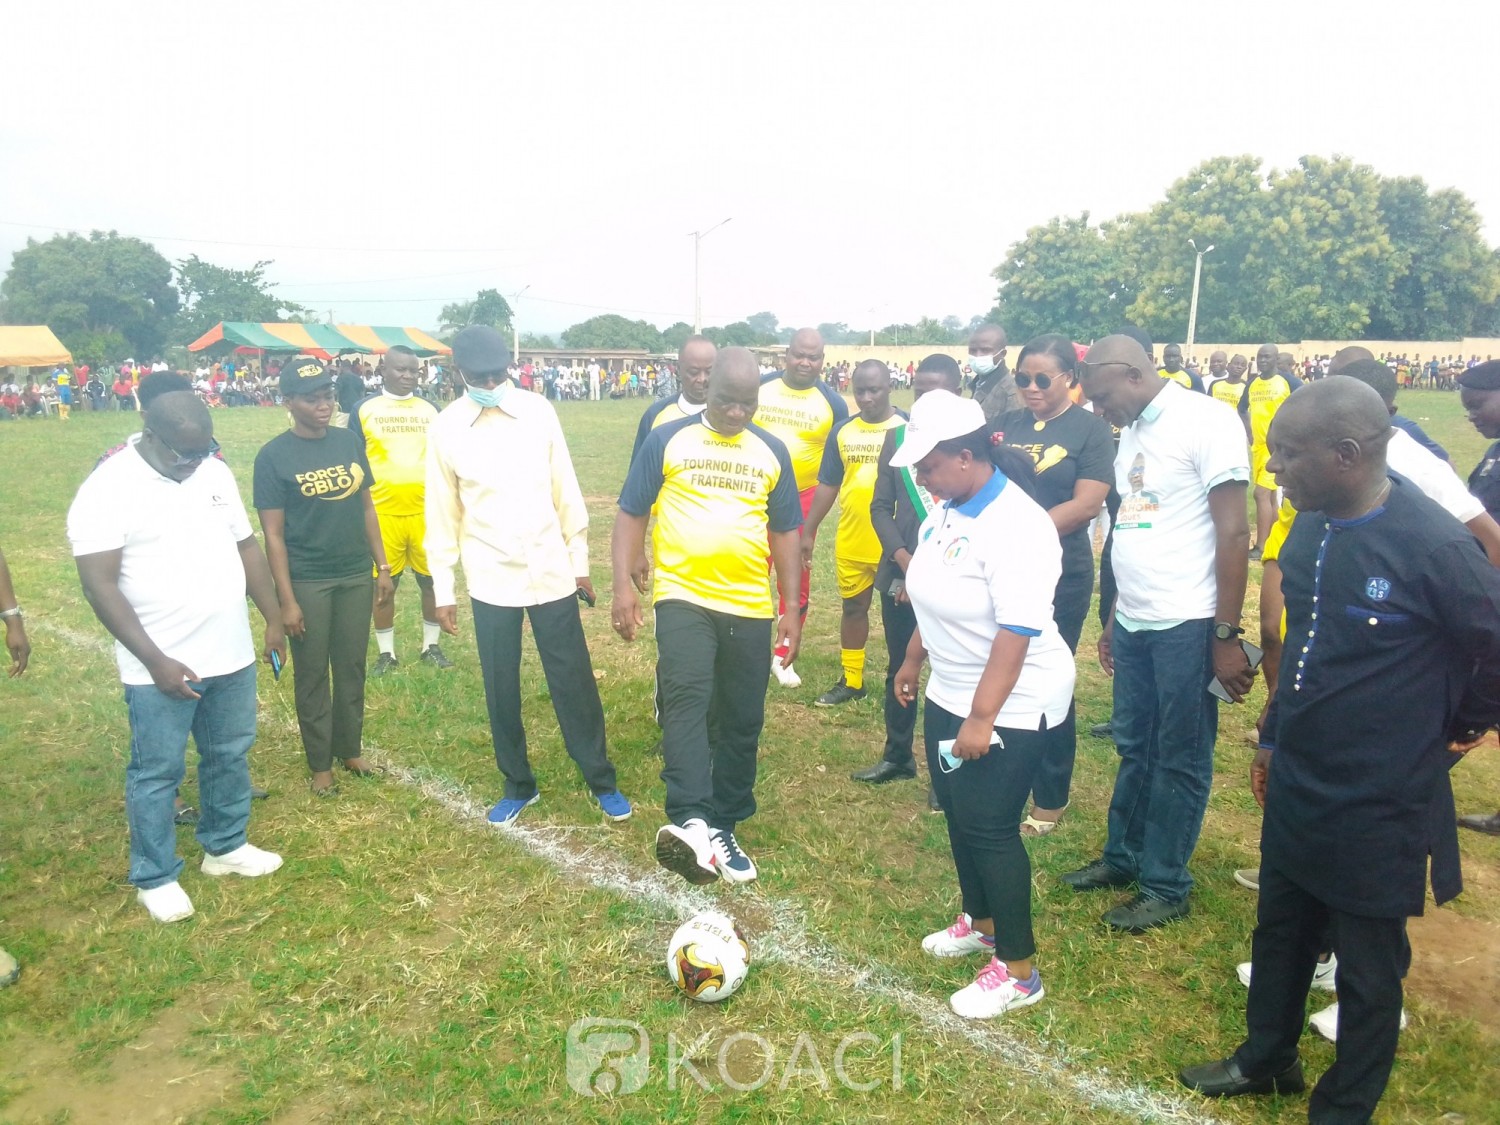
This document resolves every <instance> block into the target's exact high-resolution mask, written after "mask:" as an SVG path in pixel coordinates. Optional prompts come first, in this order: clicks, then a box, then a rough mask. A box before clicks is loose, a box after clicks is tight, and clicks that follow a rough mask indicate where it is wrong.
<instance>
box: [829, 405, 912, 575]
mask: <svg viewBox="0 0 1500 1125" xmlns="http://www.w3.org/2000/svg"><path fill="white" fill-rule="evenodd" d="M905 424H906V415H904V414H902V413H901V411H899V410H897V411H893V412H892V413H891V416H890V417H889V418H887V419H886V420H885V421H884V422H866V421H865V420H864V419H863V418H861V417H860V416H859V415H858V414H855V415H853V416H851V417H849V418H845V419H844V420H843V421H842V422H840V423H838V424H837V425H836V426H834V427H833V432H832V433H830V434H829V435H828V444H827V445H826V446H825V447H824V449H823V464H822V466H821V467H820V468H819V469H818V483H819V484H826V485H828V486H829V487H830V488H836V489H838V490H839V527H838V535H837V537H836V538H835V539H834V545H833V553H834V555H835V556H836V557H837V558H840V559H844V560H847V561H849V562H870V563H878V562H879V561H880V560H881V558H882V557H883V556H884V554H885V552H884V551H882V550H881V547H880V537H879V536H877V535H876V534H875V525H874V524H873V523H871V522H870V501H871V500H873V499H874V498H875V478H876V477H877V476H879V475H880V474H879V461H880V450H881V447H882V446H883V445H884V444H885V435H886V434H888V433H890V432H891V431H892V430H894V429H896V428H897V427H899V426H904V425H905Z"/></svg>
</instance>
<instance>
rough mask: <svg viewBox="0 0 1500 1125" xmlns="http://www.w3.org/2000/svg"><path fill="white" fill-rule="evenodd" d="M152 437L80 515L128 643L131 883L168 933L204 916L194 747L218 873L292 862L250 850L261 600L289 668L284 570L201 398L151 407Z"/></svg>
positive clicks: (145, 434) (81, 549)
mask: <svg viewBox="0 0 1500 1125" xmlns="http://www.w3.org/2000/svg"><path fill="white" fill-rule="evenodd" d="M145 423H146V424H145V428H144V429H143V430H142V431H141V437H140V441H139V442H138V443H137V444H136V445H135V446H134V447H132V448H130V449H127V450H125V451H124V452H122V453H121V454H120V455H119V456H117V457H111V458H109V459H108V460H106V461H104V462H103V463H102V464H101V465H99V467H98V468H97V469H95V470H94V472H93V473H92V474H90V476H89V477H88V479H87V480H85V481H84V482H83V486H82V487H81V488H79V490H78V495H77V497H75V498H74V500H73V506H72V507H71V508H70V509H69V511H68V538H69V540H70V541H71V542H72V545H73V554H74V556H75V561H76V562H77V564H78V574H79V577H80V578H81V579H82V581H83V593H84V596H85V597H86V598H87V599H88V602H89V605H90V606H92V607H93V610H94V613H95V614H96V615H97V616H98V618H99V620H100V621H101V622H102V623H103V624H104V627H105V628H106V629H108V630H109V631H110V633H111V634H113V635H114V638H115V659H116V662H117V663H118V664H119V668H120V679H121V680H122V681H123V682H124V684H125V703H126V707H127V709H128V711H129V715H130V761H129V763H128V764H127V765H126V767H125V813H126V817H127V818H128V820H129V822H130V881H131V882H132V883H133V884H134V885H135V886H136V888H137V891H136V898H137V899H138V900H139V901H140V903H141V904H142V905H143V906H145V908H146V909H147V911H149V912H150V914H151V916H152V917H153V918H155V919H156V920H157V921H158V922H176V921H178V920H179V919H182V918H186V917H188V916H189V915H191V914H192V913H193V904H192V902H191V901H189V899H188V896H187V894H186V893H185V892H184V891H183V889H182V887H181V886H180V885H178V882H177V876H178V874H179V873H180V872H181V871H182V859H181V858H180V857H179V856H178V855H177V837H176V831H175V829H174V828H173V825H172V799H173V797H174V796H175V794H176V792H177V787H178V786H179V785H180V784H181V782H182V775H183V770H184V767H185V761H184V757H185V753H186V750H187V738H188V734H189V732H191V733H192V736H193V741H194V742H195V743H196V744H197V747H198V756H199V764H198V794H199V801H200V804H201V805H202V811H201V813H200V815H199V817H198V829H197V838H198V842H199V843H200V844H202V845H203V850H204V853H205V854H204V856H203V864H202V870H203V873H204V874H205V875H246V876H256V875H269V874H270V873H271V872H272V871H275V870H276V869H277V868H278V867H280V866H281V857H280V856H279V855H275V854H274V853H272V852H267V851H262V850H261V849H260V848H257V847H256V846H255V845H254V844H250V843H247V842H246V840H245V828H246V826H247V824H248V823H249V821H250V770H249V767H248V766H247V764H246V761H245V755H246V753H247V752H248V751H249V749H250V744H251V743H253V742H254V741H255V646H254V644H253V643H252V641H251V639H250V619H249V615H248V614H247V613H246V612H245V594H246V592H247V591H248V592H249V594H250V597H251V598H253V599H254V601H255V605H256V608H257V609H259V610H260V612H261V615H262V616H263V617H264V618H265V619H266V633H265V644H264V646H263V652H264V654H265V657H266V659H267V660H269V659H270V658H271V654H272V653H273V652H274V653H276V654H277V659H278V660H284V659H285V658H286V634H285V633H284V632H283V630H282V625H281V606H280V603H279V602H278V601H277V599H276V588H275V585H274V583H273V582H272V580H271V569H270V567H269V566H268V565H267V564H266V556H265V555H264V554H263V553H262V552H261V549H260V543H259V541H258V540H257V539H256V538H255V533H254V531H253V530H251V527H250V520H249V518H248V517H247V516H246V515H245V506H244V504H243V503H242V502H241V501H240V492H239V488H238V486H237V485H236V484H235V480H234V476H233V475H232V474H231V473H230V471H229V468H228V466H226V465H225V464H224V462H223V461H220V460H218V459H217V458H215V457H214V454H215V453H216V452H218V448H219V446H218V443H217V442H216V441H214V436H213V422H212V420H211V419H210V417H209V413H208V409H207V408H206V407H205V406H204V405H203V403H202V401H201V400H200V399H199V398H198V396H197V395H196V394H194V393H193V392H192V391H174V392H172V393H170V394H165V395H162V396H161V397H160V398H158V399H156V400H155V401H154V402H153V403H152V404H151V407H150V409H149V410H147V411H146V418H145Z"/></svg>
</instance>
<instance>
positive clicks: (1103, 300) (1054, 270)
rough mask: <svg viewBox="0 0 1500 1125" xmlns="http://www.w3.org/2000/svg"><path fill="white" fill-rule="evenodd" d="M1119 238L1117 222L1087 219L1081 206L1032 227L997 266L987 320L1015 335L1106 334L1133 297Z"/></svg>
mask: <svg viewBox="0 0 1500 1125" xmlns="http://www.w3.org/2000/svg"><path fill="white" fill-rule="evenodd" d="M1122 237H1123V235H1122V231H1121V227H1120V225H1119V224H1110V223H1105V224H1102V225H1100V226H1097V227H1096V226H1091V225H1090V224H1089V213H1088V212H1087V211H1085V212H1084V213H1083V214H1081V215H1079V216H1078V217H1077V218H1076V219H1062V218H1058V219H1052V220H1051V221H1049V222H1048V223H1046V224H1045V225H1043V226H1039V227H1032V228H1031V229H1030V230H1028V231H1027V232H1026V236H1025V237H1024V238H1023V239H1021V241H1020V242H1017V243H1016V244H1015V245H1014V246H1012V247H1011V248H1010V253H1009V254H1007V255H1006V258H1005V261H1004V262H1002V263H1001V264H1000V265H999V266H998V267H997V268H996V270H995V274H994V276H995V279H996V280H997V281H999V282H1000V297H999V302H998V303H997V304H996V306H995V308H994V309H993V310H991V312H990V315H989V318H988V319H989V320H992V321H995V322H996V323H999V324H1003V325H1004V326H1005V330H1006V332H1007V334H1008V335H1009V336H1010V338H1011V339H1013V340H1017V341H1024V340H1029V339H1030V338H1031V337H1033V336H1039V335H1041V334H1042V333H1043V332H1061V333H1063V335H1065V336H1068V337H1070V338H1072V339H1074V340H1094V339H1097V338H1098V337H1100V336H1107V335H1109V333H1111V332H1113V331H1115V329H1117V328H1118V327H1119V326H1120V323H1121V322H1122V321H1123V320H1124V319H1125V311H1124V310H1125V308H1126V307H1127V306H1128V305H1129V304H1130V302H1131V300H1132V298H1133V296H1134V286H1133V277H1134V273H1135V271H1134V269H1132V268H1130V266H1129V265H1128V264H1127V260H1126V259H1125V258H1124V256H1123V255H1122V254H1121V252H1120V246H1121V240H1122ZM976 319H978V318H976ZM971 323H972V322H971ZM976 327H977V326H976Z"/></svg>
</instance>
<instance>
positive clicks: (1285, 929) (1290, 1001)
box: [1234, 860, 1411, 1125]
mask: <svg viewBox="0 0 1500 1125" xmlns="http://www.w3.org/2000/svg"><path fill="white" fill-rule="evenodd" d="M1330 935H1331V937H1332V944H1333V951H1334V952H1335V953H1336V954H1338V958H1339V967H1338V971H1337V974H1336V976H1335V983H1336V984H1337V986H1338V996H1339V1035H1338V1041H1337V1044H1336V1047H1335V1051H1336V1053H1335V1056H1334V1063H1333V1065H1332V1066H1331V1067H1329V1068H1328V1071H1327V1072H1326V1073H1325V1074H1324V1075H1323V1077H1322V1078H1321V1079H1319V1080H1318V1084H1317V1086H1316V1088H1314V1090H1313V1092H1312V1098H1311V1100H1310V1101H1309V1103H1308V1107H1307V1117H1308V1120H1309V1121H1311V1122H1314V1123H1315V1125H1325V1123H1326V1125H1345V1123H1348V1125H1355V1123H1356V1122H1358V1123H1363V1122H1366V1121H1369V1120H1370V1117H1371V1115H1372V1114H1374V1112H1375V1107H1376V1105H1377V1104H1379V1102H1380V1096H1381V1094H1383V1093H1385V1085H1386V1082H1387V1080H1389V1078H1390V1075H1391V1066H1392V1064H1393V1063H1394V1062H1395V1060H1396V1040H1397V1037H1398V1035H1399V1032H1400V1025H1401V979H1402V977H1404V976H1405V975H1406V970H1407V969H1408V968H1410V966H1411V945H1410V944H1409V943H1408V942H1407V940H1406V919H1405V918H1366V917H1362V916H1360V915H1357V914H1348V913H1345V912H1344V911H1342V910H1336V909H1334V908H1333V907H1331V906H1329V905H1328V904H1327V903H1325V902H1323V901H1322V900H1321V899H1319V898H1317V897H1316V896H1314V895H1312V894H1310V893H1308V892H1307V891H1305V890H1303V889H1302V888H1301V887H1300V886H1298V885H1297V884H1296V883H1294V882H1292V880H1291V879H1289V878H1287V877H1286V876H1285V875H1283V874H1282V873H1281V872H1280V871H1278V870H1277V869H1276V868H1274V867H1271V866H1269V865H1268V864H1266V863H1265V862H1264V860H1262V862H1261V866H1260V905H1259V908H1258V912H1257V915H1256V923H1255V938H1254V941H1253V943H1252V946H1251V953H1250V960H1251V963H1252V964H1253V965H1254V966H1255V969H1254V973H1253V974H1252V976H1251V977H1250V999H1249V1001H1248V1003H1247V1005H1246V1008H1245V1023H1246V1026H1247V1028H1248V1030H1249V1033H1250V1034H1249V1038H1247V1039H1246V1040H1245V1042H1244V1043H1243V1044H1241V1046H1240V1048H1239V1050H1237V1051H1236V1052H1235V1053H1234V1057H1235V1058H1236V1059H1237V1060H1238V1061H1239V1064H1240V1068H1241V1070H1243V1071H1244V1073H1245V1074H1247V1075H1250V1076H1252V1077H1256V1078H1259V1077H1263V1076H1265V1075H1268V1074H1278V1073H1280V1072H1281V1071H1282V1070H1284V1069H1286V1068H1287V1067H1288V1066H1290V1065H1291V1064H1292V1061H1293V1060H1294V1059H1296V1057H1297V1041H1298V1040H1299V1039H1300V1038H1301V1037H1302V1027H1303V1024H1304V1023H1306V1021H1307V991H1308V988H1309V987H1310V986H1311V984H1312V975H1313V968H1314V964H1315V963H1316V961H1317V959H1318V954H1319V953H1320V952H1321V951H1323V949H1324V948H1325V944H1326V941H1327V938H1328V937H1329V936H1330Z"/></svg>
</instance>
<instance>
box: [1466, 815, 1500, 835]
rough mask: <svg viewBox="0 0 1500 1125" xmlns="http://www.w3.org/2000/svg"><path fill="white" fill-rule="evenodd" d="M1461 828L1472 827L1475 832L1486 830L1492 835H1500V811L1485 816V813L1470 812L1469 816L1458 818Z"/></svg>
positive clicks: (1485, 831)
mask: <svg viewBox="0 0 1500 1125" xmlns="http://www.w3.org/2000/svg"><path fill="white" fill-rule="evenodd" d="M1458 826H1459V827H1460V828H1472V829H1473V830H1474V831H1475V832H1484V833H1487V834H1488V835H1491V836H1500V812H1497V813H1496V814H1495V815H1494V816H1485V815H1484V813H1470V814H1469V815H1468V816H1461V817H1459V818H1458Z"/></svg>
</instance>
